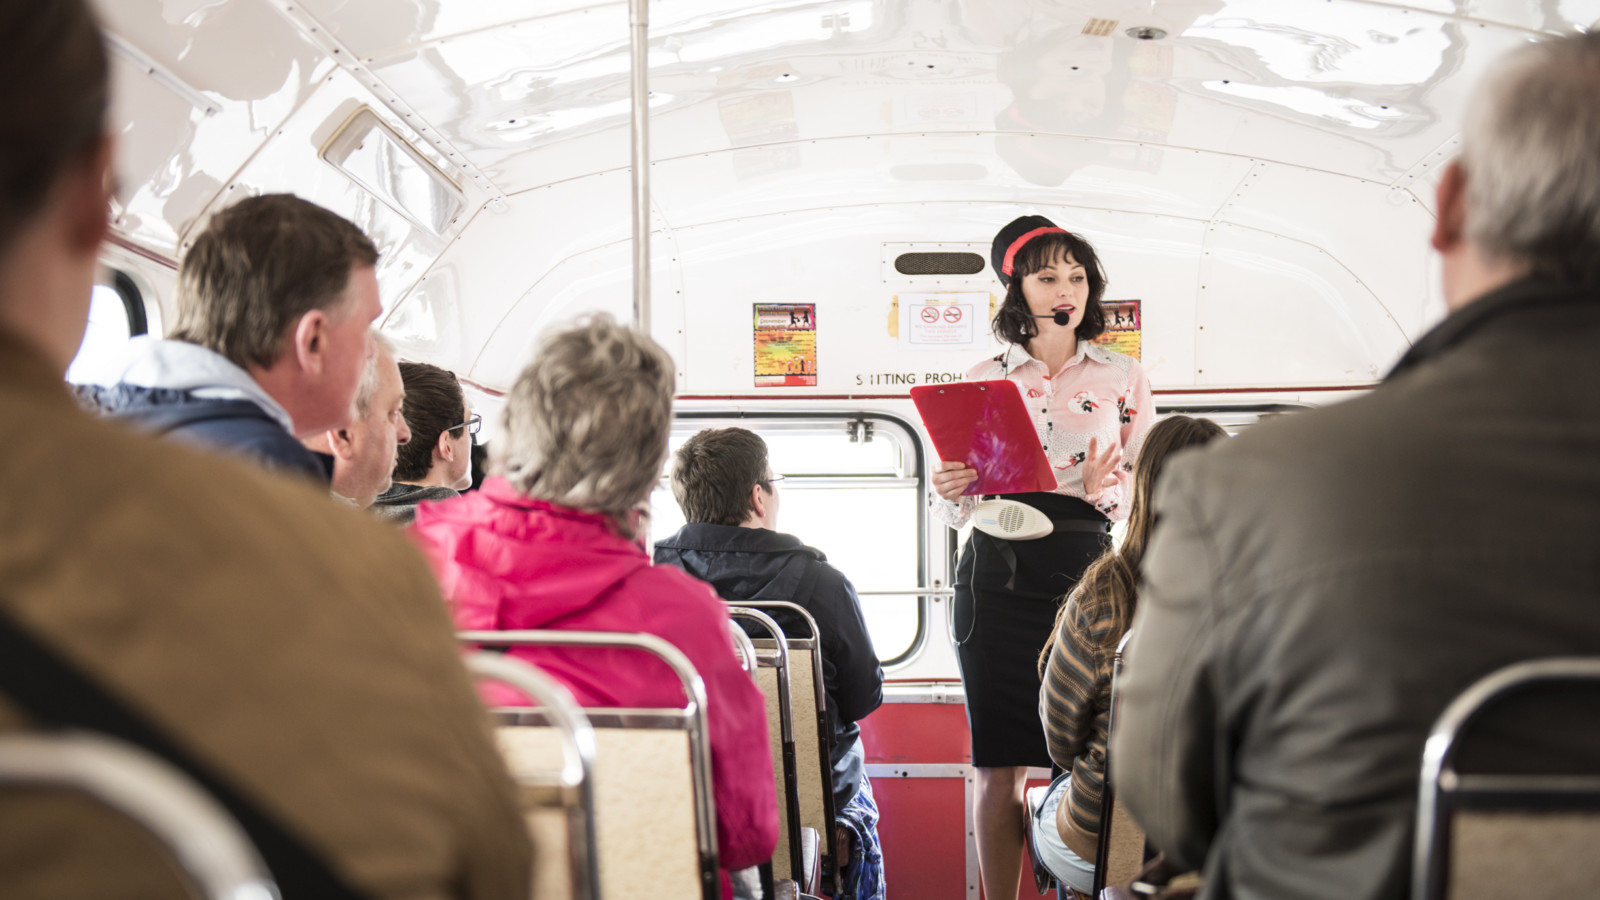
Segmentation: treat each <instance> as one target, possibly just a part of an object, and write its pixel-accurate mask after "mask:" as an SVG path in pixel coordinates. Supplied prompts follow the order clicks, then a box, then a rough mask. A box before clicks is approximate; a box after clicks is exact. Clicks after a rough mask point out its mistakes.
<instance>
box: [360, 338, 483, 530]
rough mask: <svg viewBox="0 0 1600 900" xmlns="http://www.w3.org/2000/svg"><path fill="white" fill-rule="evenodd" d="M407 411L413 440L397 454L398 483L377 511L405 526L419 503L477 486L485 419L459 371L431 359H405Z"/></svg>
mask: <svg viewBox="0 0 1600 900" xmlns="http://www.w3.org/2000/svg"><path fill="white" fill-rule="evenodd" d="M400 380H401V381H402V382H403V383H404V384H405V389H406V399H405V407H404V410H403V412H404V415H405V418H406V425H407V426H409V427H410V429H411V440H410V441H408V442H406V443H404V444H401V445H400V451H399V453H398V454H397V455H396V457H395V467H394V484H393V486H392V487H390V488H389V489H388V490H386V491H384V492H383V493H382V494H379V495H378V499H377V500H376V501H374V502H373V504H372V511H373V512H375V513H377V514H378V515H379V516H380V517H382V518H384V519H387V520H389V521H391V522H396V523H398V524H401V525H409V524H411V521H412V520H413V519H415V518H416V515H417V504H419V503H422V502H424V501H428V500H448V499H449V498H451V497H455V496H457V495H459V494H460V493H461V492H462V491H464V490H466V489H467V488H469V487H471V486H472V447H473V445H474V444H475V443H477V438H476V435H477V434H478V429H479V428H481V427H482V426H483V419H482V417H480V416H478V415H476V414H474V413H473V412H472V409H471V407H469V406H468V405H467V398H466V395H465V394H463V393H462V391H461V382H460V381H458V380H457V379H456V376H455V374H454V373H452V372H450V371H448V370H446V369H441V368H439V367H438V366H433V365H429V364H427V363H415V362H403V363H401V364H400Z"/></svg>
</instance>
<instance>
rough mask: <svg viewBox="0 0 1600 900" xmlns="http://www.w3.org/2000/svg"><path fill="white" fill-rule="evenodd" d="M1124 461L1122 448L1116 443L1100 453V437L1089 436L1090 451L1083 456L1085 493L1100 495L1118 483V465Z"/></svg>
mask: <svg viewBox="0 0 1600 900" xmlns="http://www.w3.org/2000/svg"><path fill="white" fill-rule="evenodd" d="M1121 463H1122V448H1121V447H1118V446H1117V445H1115V444H1112V445H1110V446H1108V447H1106V452H1105V453H1104V454H1102V453H1100V441H1099V439H1098V438H1089V453H1088V455H1087V456H1085V457H1084V458H1083V494H1084V496H1086V497H1098V496H1099V495H1100V492H1101V491H1104V490H1105V489H1106V488H1108V487H1111V486H1112V485H1114V484H1116V483H1117V466H1118V465H1120V464H1121Z"/></svg>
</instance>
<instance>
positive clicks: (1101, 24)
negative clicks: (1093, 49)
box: [1083, 19, 1117, 37]
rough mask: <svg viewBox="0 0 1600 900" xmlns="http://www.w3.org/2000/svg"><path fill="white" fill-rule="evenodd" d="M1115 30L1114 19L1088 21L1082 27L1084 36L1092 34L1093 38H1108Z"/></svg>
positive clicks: (1115, 21)
mask: <svg viewBox="0 0 1600 900" xmlns="http://www.w3.org/2000/svg"><path fill="white" fill-rule="evenodd" d="M1116 30H1117V20H1116V19H1090V20H1089V21H1088V22H1086V23H1085V24H1084V26H1083V33H1084V34H1092V35H1094V36H1095V37H1110V36H1111V33H1112V32H1113V31H1116Z"/></svg>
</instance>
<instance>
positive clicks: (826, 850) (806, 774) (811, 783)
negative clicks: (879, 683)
mask: <svg viewBox="0 0 1600 900" xmlns="http://www.w3.org/2000/svg"><path fill="white" fill-rule="evenodd" d="M739 606H740V607H743V608H749V609H758V610H762V611H766V612H769V613H770V612H771V611H772V610H783V611H785V612H787V613H790V614H792V615H794V616H796V617H799V618H801V619H803V620H804V622H805V623H806V626H807V627H808V628H809V629H810V635H811V636H810V637H805V638H796V637H790V638H788V639H787V640H785V641H784V644H785V646H786V647H787V649H788V651H789V682H790V684H791V686H792V687H793V690H791V691H790V700H791V701H792V703H793V705H794V722H795V729H794V748H795V771H796V775H797V779H796V780H797V784H798V787H799V792H800V822H801V824H802V826H803V827H805V828H812V829H815V830H816V832H817V837H818V839H819V841H820V844H819V847H820V852H821V857H822V868H823V869H824V870H825V871H827V872H832V873H833V876H834V877H835V878H837V876H838V871H839V867H838V864H837V862H836V861H837V860H838V855H837V853H838V848H837V847H836V846H834V841H835V833H834V832H835V829H834V827H833V821H834V809H833V756H832V751H833V734H832V732H831V731H829V729H828V716H827V704H828V700H827V692H826V690H825V689H824V687H823V683H822V645H821V642H820V640H818V638H817V635H818V634H820V632H819V631H818V629H817V621H816V619H814V618H812V617H811V614H810V613H809V612H806V609H805V607H803V606H800V605H799V604H796V603H788V602H784V601H761V602H754V601H752V602H749V603H740V604H739ZM755 645H756V650H757V651H760V650H762V649H773V642H772V641H771V640H770V639H756V641H755Z"/></svg>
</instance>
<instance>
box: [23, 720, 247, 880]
mask: <svg viewBox="0 0 1600 900" xmlns="http://www.w3.org/2000/svg"><path fill="white" fill-rule="evenodd" d="M0 785H6V786H8V787H19V788H28V789H38V788H52V789H60V790H70V791H77V792H79V793H82V794H85V795H87V796H89V797H90V798H92V799H94V800H96V801H98V802H100V803H102V804H104V805H105V806H107V807H109V808H111V809H113V810H115V811H117V812H119V813H121V814H122V815H124V816H127V817H128V818H129V819H131V820H132V821H134V822H136V823H138V824H139V825H140V826H142V827H143V828H144V829H145V830H147V831H149V832H150V834H152V835H154V836H155V838H156V839H157V840H158V841H160V842H161V843H162V844H163V845H164V846H165V847H166V848H167V849H168V850H170V851H171V852H172V856H173V858H174V859H175V860H176V862H177V863H178V866H179V868H180V869H181V870H182V871H183V872H184V874H185V875H187V876H188V877H189V879H190V880H192V881H193V883H194V884H195V886H197V887H199V888H200V889H201V893H202V895H203V896H205V897H208V898H212V900H223V898H235V900H237V898H243V897H258V898H270V897H277V896H278V887H277V884H276V883H275V882H274V881H273V879H272V875H271V874H270V873H269V872H268V871H267V867H266V864H265V863H263V862H262V860H261V856H260V854H258V853H257V852H256V848H255V846H254V845H253V844H252V843H251V842H250V838H249V837H248V836H247V835H246V834H245V832H244V829H242V828H241V827H239V824H238V823H237V822H236V821H235V820H234V818H233V817H232V816H231V815H230V814H229V813H228V811H227V810H226V809H224V808H223V807H222V805H221V804H220V803H218V802H217V801H216V800H214V799H212V797H211V795H210V794H208V793H207V792H206V791H204V790H203V789H202V788H200V786H199V785H197V784H195V783H194V782H193V781H192V780H190V779H189V777H188V776H186V775H184V774H183V773H182V772H180V771H179V770H178V769H176V768H174V767H172V766H170V765H168V764H167V763H166V762H164V761H162V760H161V759H158V758H157V757H155V756H153V755H151V754H149V753H146V752H145V751H143V750H141V749H139V748H137V747H134V746H133V745H131V744H127V743H124V742H122V741H119V740H115V739H113V738H109V737H105V736H102V735H97V734H90V733H87V732H65V733H59V734H48V735H47V734H8V735H5V736H3V737H0Z"/></svg>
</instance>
